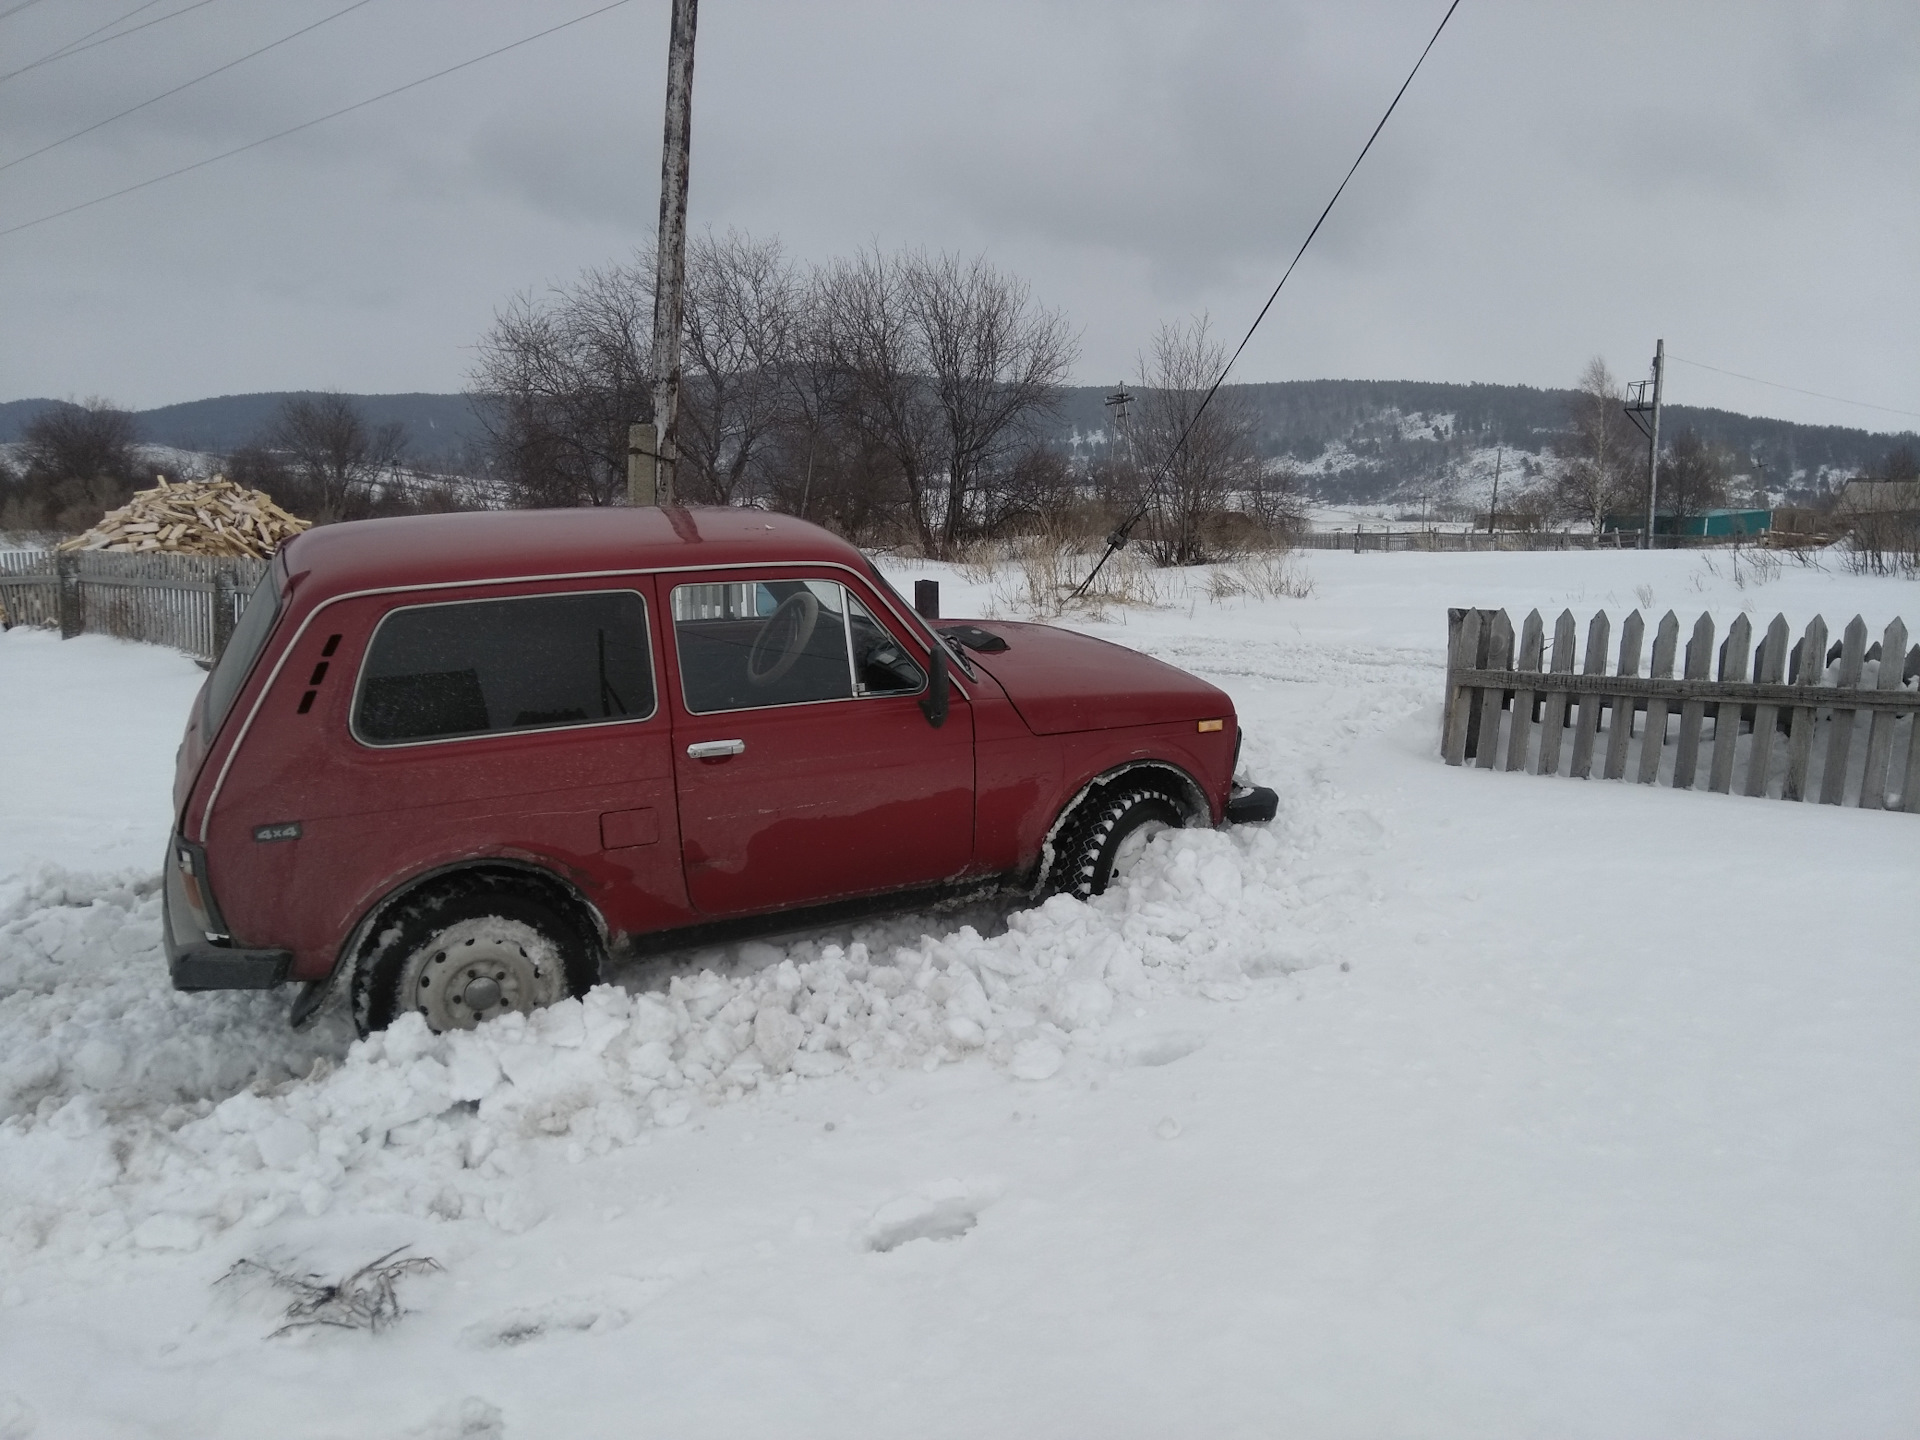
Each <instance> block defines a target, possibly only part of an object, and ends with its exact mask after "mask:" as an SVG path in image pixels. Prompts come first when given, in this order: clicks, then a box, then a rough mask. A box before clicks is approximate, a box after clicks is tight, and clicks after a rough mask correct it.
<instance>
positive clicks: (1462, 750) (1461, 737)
mask: <svg viewBox="0 0 1920 1440" xmlns="http://www.w3.org/2000/svg"><path fill="white" fill-rule="evenodd" d="M1448 619H1449V620H1451V619H1452V617H1451V616H1449V617H1448ZM1479 648H1480V612H1479V611H1478V610H1468V611H1466V612H1465V613H1463V614H1462V615H1461V616H1460V623H1459V626H1458V627H1457V628H1454V630H1453V635H1452V644H1451V646H1450V647H1449V652H1450V653H1449V655H1448V664H1447V709H1446V735H1445V738H1444V742H1443V752H1444V754H1445V755H1446V760H1447V764H1449V765H1458V764H1460V763H1461V762H1462V761H1464V760H1465V759H1466V758H1467V716H1468V714H1469V713H1470V712H1471V710H1472V708H1473V707H1472V706H1471V705H1469V704H1468V703H1467V701H1466V696H1467V694H1468V693H1469V692H1468V691H1466V690H1465V689H1463V688H1462V686H1461V683H1460V676H1461V675H1462V674H1464V673H1466V672H1467V671H1469V670H1471V669H1472V668H1473V659H1474V656H1475V654H1476V653H1477V652H1478V651H1479Z"/></svg>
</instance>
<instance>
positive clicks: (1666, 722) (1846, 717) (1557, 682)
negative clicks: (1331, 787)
mask: <svg viewBox="0 0 1920 1440" xmlns="http://www.w3.org/2000/svg"><path fill="white" fill-rule="evenodd" d="M1611 634H1612V621H1611V620H1610V619H1609V618H1608V617H1607V615H1606V613H1605V612H1604V611H1602V612H1600V613H1599V614H1596V615H1595V616H1594V617H1593V619H1592V620H1591V622H1589V624H1588V626H1587V643H1586V653H1585V655H1584V657H1583V658H1582V659H1581V662H1580V669H1579V671H1578V673H1575V670H1574V662H1575V658H1576V657H1575V653H1574V651H1575V639H1576V637H1575V622H1574V617H1573V612H1572V611H1570V610H1563V611H1562V612H1561V613H1560V618H1559V619H1558V620H1557V621H1555V623H1554V627H1553V645H1552V649H1551V651H1550V652H1549V651H1548V650H1547V648H1546V634H1545V628H1544V624H1543V622H1542V620H1541V618H1540V612H1539V611H1538V610H1535V611H1534V612H1532V613H1531V614H1530V615H1528V616H1527V618H1526V620H1525V621H1524V622H1523V623H1522V624H1521V627H1520V634H1519V636H1518V640H1517V643H1516V638H1515V635H1514V630H1513V622H1512V621H1511V620H1510V619H1508V617H1507V612H1506V611H1504V610H1465V609H1461V610H1452V611H1449V612H1448V648H1447V657H1448V658H1447V699H1446V707H1445V714H1444V718H1443V721H1442V737H1441V745H1442V750H1443V753H1444V754H1445V757H1446V761H1447V763H1448V764H1449V765H1464V764H1466V763H1467V762H1468V761H1472V762H1473V764H1474V765H1475V766H1476V767H1477V768H1479V769H1482V770H1519V771H1525V772H1526V773H1528V774H1534V775H1562V774H1565V775H1570V776H1573V777H1575V778H1577V779H1587V778H1590V777H1592V776H1593V775H1594V773H1595V768H1596V766H1597V767H1598V770H1599V774H1600V775H1601V777H1603V778H1605V779H1608V780H1621V779H1628V778H1631V779H1634V780H1637V781H1638V782H1639V783H1641V784H1643V785H1650V784H1655V783H1665V784H1668V785H1671V786H1672V787H1673V788H1675V789H1679V790H1688V789H1694V788H1698V787H1700V786H1701V785H1703V784H1704V786H1705V788H1707V789H1709V790H1713V791H1718V792H1720V793H1721V794H1726V793H1728V792H1729V791H1732V790H1734V789H1736V788H1737V789H1738V791H1739V793H1741V794H1744V795H1754V796H1772V797H1776V798H1779V799H1783V800H1818V801H1820V802H1821V803H1822V804H1826V805H1843V804H1849V803H1851V804H1855V805H1858V806H1860V807H1861V808H1862V809H1868V810H1878V809H1888V810H1906V811H1909V812H1920V743H1916V739H1915V733H1914V732H1915V728H1916V727H1915V725H1914V713H1915V711H1916V710H1920V645H1915V646H1914V647H1912V648H1911V649H1909V648H1908V645H1907V627H1906V623H1905V622H1904V621H1902V620H1898V619H1896V620H1894V621H1893V622H1892V623H1891V624H1890V625H1888V626H1887V627H1886V628H1885V630H1884V631H1883V632H1882V634H1881V635H1880V637H1879V639H1878V640H1876V641H1874V642H1873V643H1872V644H1869V643H1868V630H1867V624H1866V621H1865V620H1863V619H1861V617H1859V616H1858V615H1856V616H1854V618H1853V620H1852V621H1851V622H1850V623H1849V624H1848V625H1847V627H1846V630H1845V632H1844V635H1843V637H1842V639H1841V640H1840V642H1839V643H1838V644H1836V645H1833V646H1832V647H1831V648H1830V647H1829V645H1828V636H1827V622H1826V621H1825V620H1824V619H1822V618H1821V617H1819V616H1817V615H1816V616H1815V617H1814V618H1813V619H1812V621H1810V622H1809V623H1808V625H1807V627H1806V631H1805V633H1804V634H1803V635H1802V636H1801V638H1800V639H1799V640H1797V641H1792V640H1791V639H1790V636H1791V632H1790V630H1789V628H1788V625H1787V621H1786V617H1785V616H1784V615H1776V616H1775V617H1774V618H1773V621H1772V623H1771V624H1769V625H1768V626H1767V630H1766V634H1765V635H1764V636H1763V637H1762V639H1761V641H1760V643H1759V645H1758V646H1757V647H1754V648H1751V649H1750V648H1749V647H1752V646H1753V625H1752V622H1751V621H1750V620H1749V619H1748V618H1747V617H1746V616H1744V615H1742V616H1740V617H1738V618H1737V619H1736V620H1734V622H1733V623H1732V624H1731V625H1730V626H1728V627H1727V636H1726V639H1725V640H1724V641H1723V642H1722V643H1721V644H1720V645H1719V646H1718V647H1717V648H1716V647H1715V645H1714V636H1715V628H1714V622H1713V617H1712V616H1711V615H1704V614H1703V615H1702V616H1701V617H1700V618H1699V619H1698V620H1697V621H1695V622H1694V626H1693V634H1692V636H1691V638H1689V639H1688V641H1687V642H1686V647H1685V652H1684V655H1682V654H1681V652H1680V622H1679V620H1678V618H1676V617H1675V615H1674V614H1673V612H1672V611H1668V612H1667V614H1666V615H1665V616H1664V617H1662V619H1661V621H1660V623H1659V625H1658V627H1657V628H1656V629H1655V632H1654V640H1653V654H1652V657H1651V662H1650V663H1649V665H1648V667H1647V671H1646V673H1645V674H1644V675H1642V674H1641V671H1640V662H1641V651H1642V647H1643V644H1644V642H1645V638H1646V623H1645V621H1643V620H1642V619H1641V616H1640V612H1639V611H1638V610H1635V611H1634V612H1632V613H1631V614H1630V615H1628V616H1627V618H1626V620H1625V622H1624V623H1623V624H1622V625H1621V627H1620V645H1619V649H1618V652H1617V654H1616V653H1614V652H1612V650H1611V645H1610V640H1611ZM1610 661H1611V662H1612V664H1611V668H1609V662H1610ZM1676 664H1678V665H1679V667H1680V671H1681V673H1680V674H1679V675H1678V676H1677V677H1676V676H1675V674H1674V669H1675V666H1676ZM1749 667H1751V668H1749ZM1641 716H1644V717H1645V724H1644V725H1641V724H1639V723H1638V722H1639V719H1640V717H1641ZM1568 732H1571V744H1569V743H1568V738H1569V736H1568ZM1603 737H1604V739H1603Z"/></svg>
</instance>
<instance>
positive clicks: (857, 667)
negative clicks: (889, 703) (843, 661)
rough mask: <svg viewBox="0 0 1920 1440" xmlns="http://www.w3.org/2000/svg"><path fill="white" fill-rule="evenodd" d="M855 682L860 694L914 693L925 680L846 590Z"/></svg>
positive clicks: (923, 675)
mask: <svg viewBox="0 0 1920 1440" xmlns="http://www.w3.org/2000/svg"><path fill="white" fill-rule="evenodd" d="M847 624H848V628H849V632H850V634H851V636H852V654H853V677H854V683H855V685H856V686H857V688H858V689H859V692H860V693H861V694H862V695H914V694H918V693H919V691H920V687H921V686H923V685H925V684H926V683H927V676H926V672H925V671H923V670H922V669H921V668H920V667H919V665H918V664H916V663H915V662H914V660H913V657H912V656H910V655H908V654H907V652H906V649H905V647H903V646H902V645H901V644H900V642H899V641H898V640H896V639H894V638H893V636H892V634H891V633H890V632H889V631H888V630H887V627H886V626H884V625H882V624H881V623H880V622H879V621H878V620H876V619H874V618H873V612H872V611H870V610H868V609H867V607H866V606H864V605H862V604H861V603H860V600H859V597H858V596H856V595H855V594H854V593H853V592H852V591H848V592H847Z"/></svg>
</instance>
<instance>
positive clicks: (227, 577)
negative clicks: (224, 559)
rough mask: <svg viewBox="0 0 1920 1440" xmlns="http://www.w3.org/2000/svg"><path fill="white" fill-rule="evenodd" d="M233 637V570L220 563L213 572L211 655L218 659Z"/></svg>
mask: <svg viewBox="0 0 1920 1440" xmlns="http://www.w3.org/2000/svg"><path fill="white" fill-rule="evenodd" d="M232 638H233V570H232V569H231V568H230V567H229V566H226V565H222V566H221V567H220V568H219V569H218V570H216V571H214V572H213V655H212V657H211V658H213V659H214V660H218V659H219V658H220V656H221V654H222V653H223V652H224V651H225V650H226V648H227V641H229V640H231V639H232Z"/></svg>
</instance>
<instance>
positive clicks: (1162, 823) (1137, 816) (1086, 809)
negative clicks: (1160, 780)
mask: <svg viewBox="0 0 1920 1440" xmlns="http://www.w3.org/2000/svg"><path fill="white" fill-rule="evenodd" d="M1186 823H1187V817H1186V814H1185V812H1184V811H1182V810H1181V808H1180V806H1179V804H1178V802H1176V801H1175V800H1174V799H1172V798H1171V797H1170V796H1168V795H1167V794H1166V793H1165V792H1164V791H1161V790H1152V789H1148V788H1145V787H1143V786H1123V787H1120V788H1116V789H1112V790H1108V791H1106V792H1104V793H1095V794H1093V795H1090V796H1088V797H1087V799H1086V800H1085V801H1084V802H1083V803H1082V804H1081V805H1080V807H1079V808H1078V809H1077V810H1076V811H1075V812H1074V813H1073V814H1072V815H1071V816H1070V817H1069V818H1068V820H1067V823H1066V824H1065V825H1064V826H1062V827H1061V831H1060V834H1059V837H1058V839H1057V840H1056V841H1055V844H1054V861H1053V866H1052V869H1051V873H1050V875H1049V879H1048V883H1047V886H1046V890H1047V893H1049V894H1053V895H1071V896H1073V897H1074V898H1075V899H1078V900H1090V899H1092V898H1093V897H1094V896H1095V895H1100V894H1104V893H1105V892H1106V888H1107V886H1108V885H1110V884H1112V883H1113V879H1114V862H1115V860H1116V859H1117V858H1118V857H1119V856H1120V853H1121V847H1122V846H1124V845H1126V843H1127V841H1128V840H1129V839H1130V838H1131V837H1133V836H1135V835H1137V834H1138V833H1139V832H1140V831H1142V830H1145V829H1148V828H1149V827H1153V828H1155V829H1164V830H1178V829H1180V828H1181V827H1183V826H1184V825H1185V824H1186Z"/></svg>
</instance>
